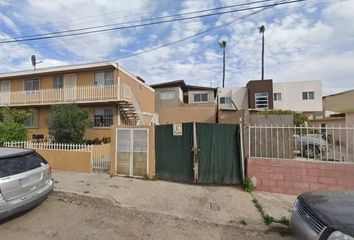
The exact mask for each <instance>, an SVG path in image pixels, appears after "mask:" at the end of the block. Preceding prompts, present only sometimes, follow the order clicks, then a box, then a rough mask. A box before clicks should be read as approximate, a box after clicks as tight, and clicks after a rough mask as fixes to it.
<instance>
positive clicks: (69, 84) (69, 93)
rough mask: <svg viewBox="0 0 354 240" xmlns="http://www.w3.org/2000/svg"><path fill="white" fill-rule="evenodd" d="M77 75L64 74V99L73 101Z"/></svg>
mask: <svg viewBox="0 0 354 240" xmlns="http://www.w3.org/2000/svg"><path fill="white" fill-rule="evenodd" d="M75 90H76V75H75V74H65V75H64V101H67V102H72V101H74V100H75V96H76V92H75Z"/></svg>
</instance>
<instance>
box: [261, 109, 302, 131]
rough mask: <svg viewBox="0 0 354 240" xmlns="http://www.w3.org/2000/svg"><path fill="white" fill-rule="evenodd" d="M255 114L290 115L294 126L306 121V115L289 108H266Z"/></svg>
mask: <svg viewBox="0 0 354 240" xmlns="http://www.w3.org/2000/svg"><path fill="white" fill-rule="evenodd" d="M257 115H292V116H293V117H294V125H295V126H298V127H299V126H303V125H304V124H305V122H307V120H308V118H307V116H306V115H305V114H304V113H302V112H294V111H290V110H267V111H259V112H257Z"/></svg>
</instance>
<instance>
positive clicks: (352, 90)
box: [323, 89, 354, 98]
mask: <svg viewBox="0 0 354 240" xmlns="http://www.w3.org/2000/svg"><path fill="white" fill-rule="evenodd" d="M350 92H354V89H351V90H347V91H343V92H339V93H334V94H330V95H327V96H324V97H323V98H326V97H333V96H338V95H342V94H345V93H350Z"/></svg>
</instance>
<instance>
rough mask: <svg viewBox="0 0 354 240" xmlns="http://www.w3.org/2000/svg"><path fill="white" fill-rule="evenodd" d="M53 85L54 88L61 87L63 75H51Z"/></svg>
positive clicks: (62, 85)
mask: <svg viewBox="0 0 354 240" xmlns="http://www.w3.org/2000/svg"><path fill="white" fill-rule="evenodd" d="M53 87H54V89H63V87H64V77H63V76H55V77H53Z"/></svg>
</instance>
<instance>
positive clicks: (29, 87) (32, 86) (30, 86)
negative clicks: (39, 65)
mask: <svg viewBox="0 0 354 240" xmlns="http://www.w3.org/2000/svg"><path fill="white" fill-rule="evenodd" d="M24 83H25V84H24V89H25V91H26V92H27V93H31V92H36V91H38V90H39V78H33V79H26V80H25V82H24Z"/></svg>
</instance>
